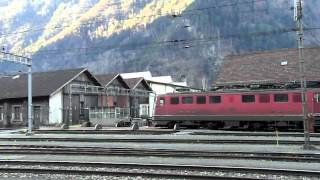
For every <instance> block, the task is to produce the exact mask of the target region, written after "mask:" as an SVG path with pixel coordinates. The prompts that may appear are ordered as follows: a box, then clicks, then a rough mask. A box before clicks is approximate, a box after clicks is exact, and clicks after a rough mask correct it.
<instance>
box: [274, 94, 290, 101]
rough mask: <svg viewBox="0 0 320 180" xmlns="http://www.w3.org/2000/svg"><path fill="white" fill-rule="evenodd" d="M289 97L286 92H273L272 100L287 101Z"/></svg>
mask: <svg viewBox="0 0 320 180" xmlns="http://www.w3.org/2000/svg"><path fill="white" fill-rule="evenodd" d="M288 101H289V97H288V94H275V95H274V102H288Z"/></svg>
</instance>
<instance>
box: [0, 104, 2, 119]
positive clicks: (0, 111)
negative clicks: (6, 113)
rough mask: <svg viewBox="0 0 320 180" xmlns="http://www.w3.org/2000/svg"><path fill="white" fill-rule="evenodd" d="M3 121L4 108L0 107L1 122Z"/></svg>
mask: <svg viewBox="0 0 320 180" xmlns="http://www.w3.org/2000/svg"><path fill="white" fill-rule="evenodd" d="M2 120H3V107H2V106H0V121H2Z"/></svg>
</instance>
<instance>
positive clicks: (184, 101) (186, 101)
mask: <svg viewBox="0 0 320 180" xmlns="http://www.w3.org/2000/svg"><path fill="white" fill-rule="evenodd" d="M192 103H193V97H182V104H192Z"/></svg>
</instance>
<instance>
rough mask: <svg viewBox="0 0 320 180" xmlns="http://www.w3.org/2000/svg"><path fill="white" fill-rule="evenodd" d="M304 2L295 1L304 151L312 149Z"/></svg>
mask: <svg viewBox="0 0 320 180" xmlns="http://www.w3.org/2000/svg"><path fill="white" fill-rule="evenodd" d="M302 17H303V14H302V0H295V21H296V24H297V37H298V50H299V60H300V66H299V70H300V83H301V100H302V114H303V129H304V146H303V148H304V149H311V146H310V133H309V132H310V131H309V123H308V106H307V81H306V74H305V60H304V52H303V49H304V34H303V25H302Z"/></svg>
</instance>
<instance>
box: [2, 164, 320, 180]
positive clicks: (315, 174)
mask: <svg viewBox="0 0 320 180" xmlns="http://www.w3.org/2000/svg"><path fill="white" fill-rule="evenodd" d="M0 164H1V165H29V166H30V165H40V166H61V167H69V166H72V167H95V168H98V167H100V168H106V167H108V168H120V169H123V168H128V169H142V170H146V169H157V170H183V171H191V170H193V171H208V172H213V171H223V172H231V173H247V174H263V175H283V176H284V175H285V176H299V177H300V176H305V177H316V178H319V177H320V171H312V170H295V169H273V168H255V167H233V166H199V165H170V164H139V163H105V162H69V161H24V160H0ZM0 171H1V172H10V168H1V167H0ZM30 171H32V169H31V168H27V169H23V168H15V169H13V168H11V172H30ZM42 172H43V173H53V171H52V169H49V170H43V171H42ZM66 172H67V171H66ZM82 172H83V171H82V170H81V171H74V172H72V171H69V172H67V173H71V174H72V173H74V174H81V173H82ZM34 173H37V174H39V173H41V169H39V171H38V169H37V170H36V171H35V172H34ZM83 173H88V174H90V175H92V174H95V175H111V174H110V173H109V172H103V171H88V172H83ZM108 173H109V174H108ZM112 173H115V175H117V176H119V175H120V172H114V171H113V172H112ZM121 173H122V172H121ZM123 175H125V176H127V175H128V174H123ZM136 175H139V176H143V175H145V176H148V174H147V173H138V174H136ZM153 175H154V174H150V176H152V177H154V176H153ZM162 175H163V174H161V176H159V174H156V175H155V176H157V177H162V178H163V177H167V178H172V177H173V175H172V174H168V173H167V174H166V175H167V176H162ZM188 176H189V177H188ZM197 177H198V178H204V179H208V177H209V179H210V178H211V179H215V176H202V177H200V176H197ZM176 178H183V179H190V178H191V179H198V178H196V177H195V176H194V177H190V175H187V176H186V177H183V176H180V175H178V176H177V177H176ZM216 178H218V179H219V178H220V179H221V177H216ZM225 178H226V177H223V178H222V179H225ZM227 178H228V179H229V177H227ZM230 178H232V177H230ZM238 179H239V178H238ZM240 179H243V177H241V178H240ZM247 179H251V178H247Z"/></svg>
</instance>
